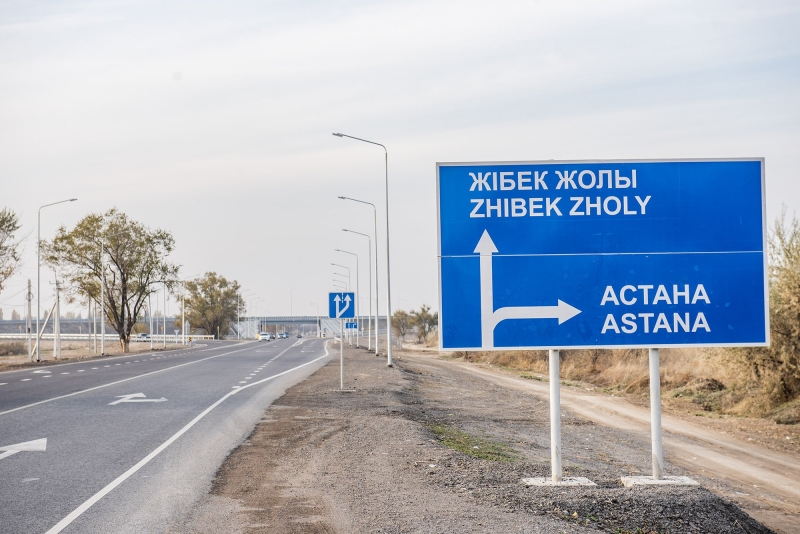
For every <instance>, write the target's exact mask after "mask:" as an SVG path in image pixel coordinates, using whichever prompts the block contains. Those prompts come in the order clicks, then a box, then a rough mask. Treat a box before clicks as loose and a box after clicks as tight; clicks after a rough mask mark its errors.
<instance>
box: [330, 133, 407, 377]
mask: <svg viewBox="0 0 800 534" xmlns="http://www.w3.org/2000/svg"><path fill="white" fill-rule="evenodd" d="M333 135H335V136H336V137H347V138H349V139H354V140H356V141H361V142H364V143H369V144H371V145H378V146H379V147H381V148H383V153H384V164H385V169H386V175H385V188H384V196H385V197H386V365H388V366H389V367H392V366H393V365H394V363H393V362H392V274H391V273H392V271H391V263H390V261H389V151H388V150H386V147H385V146H384V145H382V144H380V143H376V142H375V141H368V140H367V139H361V138H360V137H353V136H352V135H346V134H343V133H334V134H333ZM376 240H377V236H376Z"/></svg>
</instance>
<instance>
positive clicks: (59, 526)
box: [45, 341, 329, 534]
mask: <svg viewBox="0 0 800 534" xmlns="http://www.w3.org/2000/svg"><path fill="white" fill-rule="evenodd" d="M290 348H291V347H288V348H286V349H285V350H284V351H283V352H281V353H280V354H278V356H282V355H283V354H284V353H286V352H287V351H288V350H289V349H290ZM323 348H324V349H325V355H324V356H320V357H319V358H315V359H313V360H311V361H310V362H306V363H303V364H300V365H298V366H297V367H292V368H291V369H287V370H286V371H283V372H282V373H278V374H276V375H273V376H268V377H267V378H263V379H261V380H259V381H258V382H253V383H252V384H247V385H246V386H242V387H240V388H236V389H233V390H232V391H229V392H228V393H227V394H225V395H224V396H223V397H222V398H220V399H219V400H218V401H217V402H215V403H214V404H212V405H211V406H209V407H208V408H206V409H205V410H203V411H202V412H200V414H198V415H197V417H195V418H194V419H192V420H191V421H189V423H187V424H186V426H184V427H183V428H181V429H180V430H178V431H177V432H176V433H175V434H173V435H172V437H170V438H169V439H168V440H167V441H165V442H164V443H162V444H161V445H159V446H158V447H156V449H155V450H153V451H152V452H151V453H150V454H148V455H147V456H145V457H144V458H142V459H141V460H139V462H138V463H137V464H136V465H134V466H133V467H131V468H130V469H128V470H127V471H125V472H124V473H122V474H121V475H120V476H118V477H117V478H116V479H114V480H113V481H111V482H110V483H109V484H108V485H107V486H106V487H104V488H103V489H101V490H100V491H98V492H97V493H95V494H94V495H92V496H91V497H90V498H89V499H87V500H86V501H85V502H84V503H83V504H81V505H80V506H78V507H77V508H76V509H75V510H73V511H72V512H70V513H69V514H68V515H67V516H66V517H65V518H64V519H62V520H61V521H59V522H58V523H56V524H55V525H54V526H53V528H51V529H50V530H48V531H47V532H46V533H45V534H58V533H59V532H61V531H62V530H64V529H65V528H66V527H67V526H69V524H70V523H72V522H73V521H75V520H76V519H77V518H78V517H80V515H81V514H83V512H85V511H86V510H88V509H89V508H90V507H91V506H92V505H93V504H94V503H96V502H97V501H99V500H100V499H102V498H103V497H105V496H106V495H108V494H109V493H110V492H111V491H113V490H114V488H116V487H117V486H119V485H120V484H122V483H123V482H125V480H127V479H128V478H130V477H131V475H133V474H134V473H136V472H137V471H138V470H139V469H141V468H142V467H144V466H145V465H147V463H148V462H149V461H150V460H152V459H153V458H155V457H156V456H158V455H159V454H160V453H161V451H163V450H164V449H166V448H167V447H169V446H170V445H171V444H172V443H173V442H174V441H175V440H176V439H178V438H179V437H181V436H182V435H184V434H185V433H186V432H188V431H189V429H190V428H192V427H193V426H194V425H195V424H197V422H198V421H200V420H201V419H202V418H203V417H205V416H206V415H208V414H209V413H210V412H211V411H212V410H213V409H214V408H216V407H217V406H219V405H220V404H222V403H223V402H225V400H226V399H228V398H229V397H232V396H233V395H236V394H237V393H239V392H241V391H244V390H245V389H247V388H251V387H254V386H257V385H259V384H263V383H265V382H268V381H270V380H274V379H276V378H278V377H281V376H284V375H286V374H289V373H291V372H293V371H296V370H298V369H301V368H303V367H305V366H307V365H311V364H312V363H315V362H317V361H319V360H321V359H323V358H327V357H328V356H329V353H328V342H327V341H326V342H325V344H324V345H323ZM276 358H277V356H276ZM234 387H235V386H234Z"/></svg>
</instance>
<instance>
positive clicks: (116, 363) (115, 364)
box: [114, 363, 122, 365]
mask: <svg viewBox="0 0 800 534" xmlns="http://www.w3.org/2000/svg"><path fill="white" fill-rule="evenodd" d="M114 365H122V364H121V363H115V364H114Z"/></svg>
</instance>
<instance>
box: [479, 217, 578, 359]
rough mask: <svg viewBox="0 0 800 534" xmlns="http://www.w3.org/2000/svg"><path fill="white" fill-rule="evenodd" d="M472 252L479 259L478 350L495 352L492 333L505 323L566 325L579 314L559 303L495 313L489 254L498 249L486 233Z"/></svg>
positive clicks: (509, 309)
mask: <svg viewBox="0 0 800 534" xmlns="http://www.w3.org/2000/svg"><path fill="white" fill-rule="evenodd" d="M474 252H475V253H476V254H480V255H481V264H480V274H481V348H484V349H491V348H494V329H495V327H496V326H497V325H498V323H500V321H505V320H506V319H558V324H561V323H563V322H565V321H568V320H570V319H572V318H573V317H575V316H576V315H578V314H579V313H580V312H581V311H580V310H579V309H577V308H575V307H573V306H570V305H569V304H567V303H566V302H564V301H562V300H558V304H557V305H555V306H509V307H505V308H499V309H498V310H495V309H494V282H493V278H492V254H495V253H497V252H498V250H497V247H496V246H495V244H494V241H492V238H491V237H490V236H489V232H488V231H487V230H484V231H483V235H481V238H480V240H479V241H478V245H477V246H476V247H475V250H474Z"/></svg>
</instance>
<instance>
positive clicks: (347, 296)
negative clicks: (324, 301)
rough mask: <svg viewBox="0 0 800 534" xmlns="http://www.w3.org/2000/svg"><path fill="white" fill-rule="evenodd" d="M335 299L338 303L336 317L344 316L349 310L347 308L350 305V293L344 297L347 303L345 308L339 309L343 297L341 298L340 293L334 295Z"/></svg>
mask: <svg viewBox="0 0 800 534" xmlns="http://www.w3.org/2000/svg"><path fill="white" fill-rule="evenodd" d="M333 301H334V302H335V303H336V318H337V319H338V318H340V317H341V316H342V314H343V313H344V312H346V311H347V308H349V307H350V295H345V297H344V302H345V305H344V308H342V309H341V310H340V309H339V303H340V302H342V299H341V298H339V295H336V296H335V297H333Z"/></svg>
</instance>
